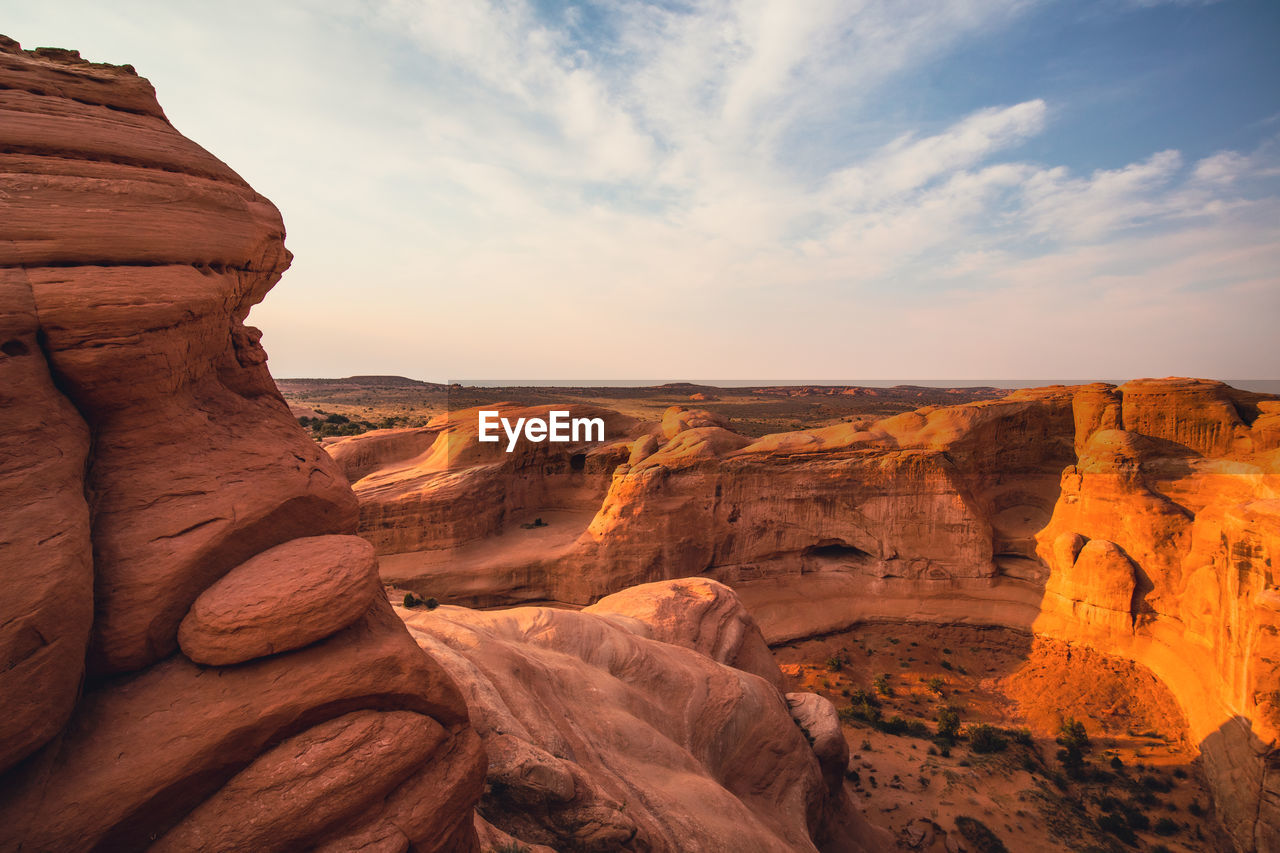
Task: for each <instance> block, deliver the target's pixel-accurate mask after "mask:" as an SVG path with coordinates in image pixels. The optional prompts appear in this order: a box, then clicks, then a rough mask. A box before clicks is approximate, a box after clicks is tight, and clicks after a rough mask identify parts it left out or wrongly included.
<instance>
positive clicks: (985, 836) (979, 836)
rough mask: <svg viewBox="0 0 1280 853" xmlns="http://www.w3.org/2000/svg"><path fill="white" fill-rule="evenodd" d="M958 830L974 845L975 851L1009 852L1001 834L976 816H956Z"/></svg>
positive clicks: (983, 852) (986, 852) (976, 852)
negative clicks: (997, 833)
mask: <svg viewBox="0 0 1280 853" xmlns="http://www.w3.org/2000/svg"><path fill="white" fill-rule="evenodd" d="M956 830H957V831H958V832H959V833H960V835H962V836H963V837H964V840H965V841H968V842H969V844H970V845H972V847H973V850H974V853H1009V848H1008V847H1005V846H1004V842H1003V841H1001V840H1000V836H998V835H996V834H995V833H994V832H992V831H991V829H990V828H989V827H988V826H987V825H986V824H985V823H983V822H982V821H980V820H978V819H977V818H976V817H968V816H966V815H961V816H959V817H957V818H956Z"/></svg>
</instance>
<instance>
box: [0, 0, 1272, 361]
mask: <svg viewBox="0 0 1280 853" xmlns="http://www.w3.org/2000/svg"><path fill="white" fill-rule="evenodd" d="M73 5H74V4H73ZM1034 5H1035V4H1033V3H1030V2H1024V0H949V2H937V0H927V2H926V0H894V2H890V0H857V2H836V0H815V2H812V3H802V4H797V3H793V2H785V3H784V2H766V0H758V2H756V0H752V1H751V2H741V3H729V2H721V1H720V0H706V2H693V3H682V4H669V3H648V2H640V0H620V2H610V3H604V2H600V3H584V4H579V5H576V6H566V7H556V6H553V7H552V8H551V9H550V11H548V8H547V5H546V4H535V3H533V2H524V0H511V2H505V3H489V2H483V1H482V0H476V2H466V3H449V2H443V0H413V2H410V0H368V2H365V3H362V4H357V5H351V4H336V3H334V4H331V5H329V6H328V7H325V6H319V5H314V4H289V3H280V4H267V5H265V6H264V5H262V4H260V3H249V2H243V0H241V2H229V3H227V4H221V5H220V6H219V7H218V8H216V9H215V8H214V7H207V8H201V9H200V10H198V11H191V10H188V9H184V10H181V11H179V10H175V9H171V8H170V7H154V5H153V4H146V3H140V2H136V1H135V0H121V2H120V3H119V4H111V5H110V6H108V5H104V4H94V3H88V2H85V3H83V4H81V5H80V6H79V8H78V10H77V13H76V14H74V15H67V14H65V13H62V14H58V15H54V14H53V13H52V12H47V11H44V10H43V9H42V7H41V4H27V5H26V6H25V7H23V8H20V9H15V10H13V12H12V14H11V16H10V17H11V18H12V19H13V20H14V23H13V24H11V25H10V26H15V27H17V29H15V30H14V31H12V32H11V33H10V34H11V35H14V36H17V37H19V38H22V39H24V40H30V39H29V38H28V37H27V36H25V35H24V33H23V29H24V28H25V29H30V30H32V31H36V32H39V33H40V35H39V36H38V39H39V40H41V41H42V43H59V44H63V45H67V46H75V47H79V48H81V49H82V50H83V51H84V53H85V55H86V56H88V57H90V58H94V59H108V60H114V61H117V62H132V63H134V64H135V65H137V66H138V67H139V69H140V71H141V72H142V73H143V74H146V75H148V76H149V77H151V79H152V81H153V82H154V83H155V84H156V86H157V89H158V90H159V94H160V98H161V101H162V103H164V105H165V107H166V109H167V110H168V112H169V114H170V116H171V117H172V118H173V120H174V121H175V123H176V124H177V126H178V127H179V128H180V129H182V130H183V131H184V132H186V133H187V134H188V135H190V136H192V137H193V138H194V139H196V140H197V141H199V142H201V143H202V144H204V145H206V147H209V148H210V149H211V150H213V151H214V152H216V153H217V154H218V155H219V156H222V157H224V158H225V159H227V161H228V162H229V163H230V164H231V165H232V166H233V167H235V168H237V169H238V170H240V171H241V172H242V173H243V174H244V175H245V177H246V178H247V179H248V180H250V182H251V183H253V184H254V185H255V187H257V188H258V189H260V190H261V191H262V192H264V194H266V195H268V196H269V197H271V198H272V199H273V200H274V201H275V202H276V203H277V204H278V205H279V206H280V207H281V209H282V211H283V213H284V215H285V220H286V224H287V225H288V227H289V231H290V237H289V242H290V246H291V248H293V250H294V251H295V253H296V254H297V260H296V261H295V267H294V269H293V270H291V271H290V272H289V273H288V275H287V276H286V278H285V280H284V281H283V282H282V284H281V285H280V287H279V288H278V289H277V291H276V292H275V293H273V294H272V295H271V297H270V298H269V299H268V300H267V302H266V303H264V304H263V305H262V306H260V307H258V308H255V310H254V315H253V321H254V322H255V323H256V324H257V325H260V326H261V327H263V328H264V329H265V331H266V333H267V334H266V339H265V340H266V344H267V346H268V349H269V351H270V352H271V354H272V363H273V369H274V370H275V372H276V373H277V375H283V376H289V375H326V374H327V375H333V374H351V373H386V372H399V373H404V374H407V375H412V376H419V377H423V378H433V379H450V378H464V379H465V378H483V377H503V376H507V377H510V376H512V375H516V374H522V375H524V376H525V377H536V376H542V377H560V378H575V377H576V378H583V379H588V378H602V377H614V378H627V377H654V376H668V377H679V378H697V377H703V378H708V377H718V378H735V377H759V378H800V377H816V378H821V377H843V378H852V377H857V376H862V377H901V378H909V377H928V376H935V377H936V376H937V375H938V374H939V373H940V372H948V371H950V372H960V371H963V372H965V373H967V374H969V375H972V376H974V377H978V378H987V377H995V376H1001V375H1003V376H1006V377H1009V378H1013V377H1012V376H1011V374H1015V373H1016V374H1020V375H1023V376H1035V375H1039V376H1051V375H1063V374H1065V373H1074V372H1082V371H1085V368H1086V367H1087V368H1088V369H1089V371H1091V372H1094V373H1107V374H1110V375H1116V374H1128V373H1135V372H1154V373H1168V372H1173V371H1175V370H1184V369H1185V370H1186V371H1187V372H1196V373H1214V372H1218V373H1223V372H1236V373H1239V372H1240V371H1241V370H1242V369H1243V368H1242V367H1241V366H1242V365H1244V364H1248V363H1262V362H1265V361H1268V360H1269V361H1270V363H1277V362H1280V352H1278V351H1277V346H1280V345H1277V344H1276V343H1269V342H1267V339H1266V338H1265V337H1264V336H1263V333H1262V331H1261V330H1260V327H1259V324H1260V323H1261V320H1260V319H1259V318H1263V317H1274V316H1275V311H1274V309H1275V307H1276V304H1275V303H1276V299H1277V297H1276V293H1278V292H1280V281H1277V274H1276V273H1275V270H1277V269H1280V263H1277V260H1278V259H1277V258H1276V249H1275V246H1277V245H1280V240H1277V236H1280V235H1278V234H1277V228H1276V226H1275V225H1274V223H1275V222H1277V221H1280V216H1278V215H1277V214H1278V213H1280V210H1278V209H1277V207H1278V204H1277V198H1278V197H1280V195H1278V192H1277V190H1278V187H1277V180H1276V179H1277V178H1278V177H1280V171H1278V169H1277V164H1280V157H1277V155H1276V151H1277V149H1278V148H1280V146H1278V145H1277V144H1276V142H1275V141H1273V142H1271V143H1268V144H1265V145H1263V146H1261V147H1259V148H1257V149H1256V150H1252V151H1244V150H1241V151H1234V150H1224V151H1219V152H1216V153H1214V154H1212V155H1210V156H1207V157H1201V158H1195V157H1191V156H1188V155H1186V154H1184V153H1182V152H1180V151H1179V150H1177V148H1176V147H1170V146H1168V145H1164V146H1159V147H1158V149H1157V150H1150V151H1144V152H1142V153H1141V154H1140V155H1139V156H1137V157H1134V158H1125V160H1120V161H1117V162H1115V163H1108V164H1107V167H1106V168H1100V169H1094V170H1089V171H1079V170H1074V169H1072V168H1069V167H1068V166H1067V165H1065V164H1063V163H1060V162H1044V161H1042V160H1041V159H1038V158H1037V157H1035V156H1032V155H1031V154H1030V153H1028V152H1029V151H1030V150H1033V145H1032V144H1033V143H1035V142H1037V141H1041V140H1044V139H1046V138H1051V137H1052V136H1053V134H1054V133H1055V119H1056V117H1057V116H1059V115H1060V114H1061V113H1062V111H1063V110H1064V109H1065V108H1067V107H1070V106H1071V105H1069V104H1063V103H1060V102H1059V101H1057V100H1054V99H1052V98H1049V97H1047V96H1046V97H1031V98H1029V99H1027V100H1023V101H1020V102H1015V103H1001V102H995V103H992V102H988V103H984V104H977V105H974V106H970V107H967V108H965V109H956V108H954V107H953V108H952V109H953V110H954V111H953V112H947V111H946V108H945V107H944V108H937V107H935V108H933V109H931V110H928V111H925V112H906V111H904V114H903V115H896V114H895V115H886V114H885V113H884V112H883V110H882V105H883V102H884V98H883V97H882V96H883V95H885V93H886V92H896V91H897V90H895V89H894V86H895V85H897V84H898V83H900V81H901V80H902V79H903V78H904V77H905V76H906V75H910V74H912V73H914V72H917V71H919V70H920V69H923V68H936V67H940V66H939V64H940V63H942V64H945V62H946V61H947V57H948V56H949V55H950V53H951V52H952V51H954V50H955V49H957V48H958V47H960V46H963V45H965V44H969V43H971V42H972V41H973V40H975V39H979V38H989V37H991V36H992V35H993V34H995V35H999V34H1000V33H1001V31H1002V28H1004V27H1006V26H1008V25H1009V23H1010V22H1012V21H1016V20H1017V19H1018V17H1019V16H1020V15H1023V14H1025V13H1026V12H1027V11H1028V9H1030V8H1032V7H1033V6H1034ZM142 17H145V18H146V20H147V21H148V25H147V26H146V27H141V26H139V25H137V24H136V21H137V20H139V19H141V18H142ZM45 33H49V34H50V35H48V36H46V35H44V34H45ZM1058 97H1063V96H1061V95H1059V96H1058ZM852 131H856V132H852ZM1034 150H1036V151H1037V152H1039V157H1044V156H1045V155H1044V153H1043V152H1044V151H1045V150H1046V149H1045V148H1044V147H1039V148H1034ZM1048 150H1052V149H1048ZM1130 159H1131V160H1132V162H1126V161H1127V160H1130ZM1232 323H1235V324H1237V326H1239V328H1240V330H1241V331H1239V332H1236V333H1232V332H1230V331H1227V330H1228V329H1229V328H1230V326H1231V324H1232ZM1170 328H1197V329H1200V330H1201V331H1200V333H1199V334H1198V335H1196V336H1194V337H1192V338H1187V339H1185V340H1175V339H1173V338H1171V336H1170V334H1169V333H1168V329H1170ZM1215 335H1227V336H1228V337H1225V338H1223V337H1219V338H1215V337H1214V336H1215ZM1227 339H1229V340H1232V341H1234V342H1237V343H1238V346H1236V347H1234V348H1233V349H1230V350H1228V349H1227V348H1224V347H1222V346H1218V347H1217V349H1216V350H1215V349H1214V347H1213V346H1212V342H1213V341H1215V340H1217V341H1221V340H1227ZM1081 341H1085V342H1086V343H1087V344H1088V346H1098V347H1099V349H1097V351H1096V352H1095V351H1092V350H1088V351H1087V352H1086V349H1082V344H1081V343H1080V342H1081ZM1191 341H1194V344H1193V343H1191ZM1162 360H1163V361H1162ZM1161 363H1168V364H1169V366H1168V367H1167V368H1161V367H1159V364H1161ZM1175 365H1176V366H1175Z"/></svg>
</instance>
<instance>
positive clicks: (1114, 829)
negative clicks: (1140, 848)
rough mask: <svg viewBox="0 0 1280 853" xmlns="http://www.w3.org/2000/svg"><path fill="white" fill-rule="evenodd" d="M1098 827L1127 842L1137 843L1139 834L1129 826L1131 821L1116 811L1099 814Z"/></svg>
mask: <svg viewBox="0 0 1280 853" xmlns="http://www.w3.org/2000/svg"><path fill="white" fill-rule="evenodd" d="M1098 828H1099V829H1101V830H1102V831H1103V832H1107V833H1110V834H1111V835H1114V836H1115V837H1116V838H1119V839H1120V840H1121V841H1123V842H1124V843H1125V844H1131V845H1132V844H1137V843H1138V836H1137V834H1136V833H1135V832H1134V831H1133V830H1132V829H1130V828H1129V822H1128V821H1126V820H1125V819H1124V818H1123V817H1121V816H1120V815H1118V814H1116V813H1115V812H1107V813H1106V814H1103V815H1099V816H1098Z"/></svg>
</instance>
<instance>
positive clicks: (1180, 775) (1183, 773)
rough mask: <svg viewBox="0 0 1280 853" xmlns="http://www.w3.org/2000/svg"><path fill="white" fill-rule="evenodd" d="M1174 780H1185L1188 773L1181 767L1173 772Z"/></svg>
mask: <svg viewBox="0 0 1280 853" xmlns="http://www.w3.org/2000/svg"><path fill="white" fill-rule="evenodd" d="M1173 778H1175V779H1185V778H1187V771H1185V770H1183V769H1182V768H1181V767H1179V768H1177V769H1176V770H1174V771H1173Z"/></svg>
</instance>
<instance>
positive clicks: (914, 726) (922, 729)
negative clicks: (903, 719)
mask: <svg viewBox="0 0 1280 853" xmlns="http://www.w3.org/2000/svg"><path fill="white" fill-rule="evenodd" d="M907 734H909V735H911V736H912V737H919V738H926V737H928V736H929V726H928V725H926V724H925V721H924V720H911V721H910V722H909V723H907ZM912 749H915V747H914V746H913V747H912Z"/></svg>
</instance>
